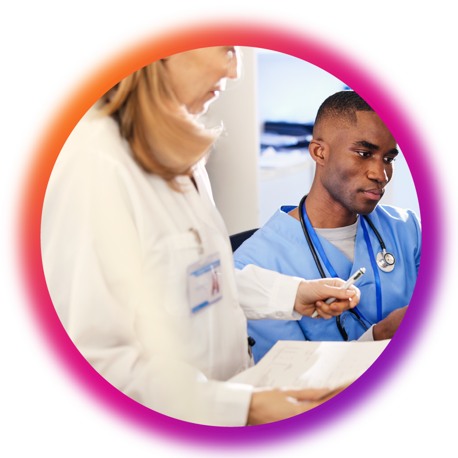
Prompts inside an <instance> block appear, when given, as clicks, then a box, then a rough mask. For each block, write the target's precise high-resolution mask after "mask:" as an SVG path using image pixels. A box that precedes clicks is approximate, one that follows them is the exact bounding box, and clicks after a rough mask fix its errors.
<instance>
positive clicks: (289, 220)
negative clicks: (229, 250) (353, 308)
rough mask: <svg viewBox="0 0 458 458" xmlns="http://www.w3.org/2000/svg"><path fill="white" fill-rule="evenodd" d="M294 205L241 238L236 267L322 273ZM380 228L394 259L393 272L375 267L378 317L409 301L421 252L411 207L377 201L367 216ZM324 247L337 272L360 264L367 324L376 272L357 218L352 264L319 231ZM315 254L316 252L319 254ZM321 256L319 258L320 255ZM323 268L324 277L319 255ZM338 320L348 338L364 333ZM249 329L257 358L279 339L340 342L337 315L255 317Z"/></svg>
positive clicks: (376, 247) (344, 273)
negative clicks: (379, 300)
mask: <svg viewBox="0 0 458 458" xmlns="http://www.w3.org/2000/svg"><path fill="white" fill-rule="evenodd" d="M294 208H295V207H291V206H284V207H281V208H280V209H279V210H277V212H276V213H275V214H274V215H273V216H272V218H270V220H269V221H268V222H267V223H266V224H265V225H264V226H263V227H262V228H261V229H259V230H258V231H257V232H256V233H255V234H254V235H252V236H251V237H250V238H249V239H248V240H247V241H245V242H244V243H243V244H242V245H241V246H240V248H239V249H238V250H237V251H236V252H235V253H234V260H235V267H236V268H237V269H243V268H244V267H245V266H246V265H248V264H254V265H257V266H260V267H263V268H265V269H269V270H274V271H277V272H280V273H282V274H285V275H291V276H296V277H301V278H304V279H307V280H312V279H317V278H321V276H320V273H319V271H318V268H317V266H316V264H315V261H314V259H313V257H312V254H311V252H310V248H309V246H308V245H307V241H306V239H305V236H304V233H303V231H302V227H301V223H300V222H299V221H298V220H297V219H295V218H293V217H292V216H290V215H288V214H287V213H288V212H290V211H291V210H293V209H294ZM369 218H370V219H371V220H372V222H373V224H374V226H375V228H376V229H377V230H378V232H379V233H380V235H381V237H382V240H383V241H384V243H385V246H386V249H387V251H388V252H391V253H392V254H393V255H394V256H395V258H396V265H395V268H394V270H393V271H392V272H383V271H381V270H380V269H379V270H378V273H379V276H380V281H381V288H382V318H385V317H386V316H388V315H389V314H390V313H391V312H392V311H393V310H396V309H398V308H400V307H404V306H405V305H408V304H409V302H410V299H411V297H412V294H413V290H414V287H415V282H416V280H417V275H418V268H419V265H420V255H421V225H420V221H419V219H418V217H417V216H416V215H415V213H414V212H412V211H411V210H403V209H399V208H396V207H391V206H385V205H383V206H382V205H378V206H377V207H376V208H375V210H374V211H373V212H372V213H371V214H370V215H369ZM366 227H367V230H368V232H369V237H370V240H371V244H372V249H373V253H374V256H376V255H377V253H379V252H380V251H381V248H380V243H379V241H378V239H377V236H376V235H375V234H374V231H372V229H371V228H370V227H369V226H368V225H367V224H366ZM318 238H319V239H320V242H321V245H322V246H323V249H324V252H325V254H326V256H327V257H328V259H329V262H330V263H331V265H332V267H333V268H334V269H335V271H336V272H337V275H338V276H339V277H340V278H342V279H344V280H346V279H348V278H349V277H350V276H351V275H352V274H353V273H355V272H356V271H357V270H358V269H360V268H361V267H365V268H366V273H365V275H364V276H363V277H362V278H361V280H359V281H358V282H357V283H356V286H357V287H358V288H359V289H360V290H361V299H360V302H359V305H358V307H357V309H358V310H360V312H361V314H362V316H364V318H365V319H366V320H363V321H364V322H365V324H366V326H367V327H370V326H371V325H372V324H375V323H377V322H378V320H377V302H376V289H375V277H374V272H373V270H372V266H371V261H370V258H369V253H368V248H367V245H366V242H365V240H364V232H363V229H362V227H361V222H360V221H359V222H358V228H357V232H356V243H355V258H354V264H352V263H351V262H350V261H349V260H348V259H347V257H346V256H345V255H344V254H342V253H341V252H340V251H339V250H338V249H337V248H336V247H335V246H334V245H332V244H331V243H330V242H328V241H327V240H326V239H325V238H323V237H322V236H320V235H318ZM318 256H319V255H318ZM320 260H321V259H320ZM321 264H322V266H323V269H324V271H325V273H326V275H327V276H328V277H331V275H330V274H329V272H328V271H327V269H326V267H325V265H324V263H323V260H321ZM341 321H342V322H343V323H344V324H345V330H346V332H347V334H348V337H349V340H357V339H358V338H359V337H361V335H362V334H363V333H364V332H365V329H364V327H363V326H361V324H360V323H358V322H357V321H356V320H355V319H354V318H353V316H352V315H351V314H349V313H348V312H345V313H344V314H342V317H341ZM248 334H249V335H250V336H251V337H253V338H254V339H255V341H256V344H255V345H254V347H253V348H252V351H253V356H254V359H255V361H256V362H258V361H259V360H260V359H261V358H262V357H263V356H264V355H265V354H266V353H267V352H268V351H269V350H270V349H271V348H272V346H273V345H274V344H275V342H277V341H278V340H306V339H307V340H318V341H342V340H343V338H342V336H341V334H340V332H339V330H338V328H337V324H336V319H335V318H331V319H329V320H324V319H322V318H321V319H314V318H309V317H303V318H302V319H301V320H300V321H277V320H259V321H249V322H248Z"/></svg>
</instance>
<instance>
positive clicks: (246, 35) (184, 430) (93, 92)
mask: <svg viewBox="0 0 458 458" xmlns="http://www.w3.org/2000/svg"><path fill="white" fill-rule="evenodd" d="M221 45H239V46H247V47H257V48H266V49H271V50H274V51H278V52H282V53H286V54H290V55H292V56H295V57H297V58H300V59H303V60H305V61H308V62H310V63H312V64H314V65H316V66H318V67H320V68H321V69H323V70H325V71H327V72H329V73H331V74H332V75H334V76H336V77H337V78H338V79H340V80H341V81H343V82H344V83H345V84H347V85H348V86H349V87H351V88H352V89H354V90H355V91H357V92H358V93H359V94H360V95H361V96H362V97H363V98H364V99H365V100H366V101H367V102H368V103H369V104H370V105H371V106H372V107H373V108H374V109H375V111H376V112H377V113H378V115H379V116H380V117H381V118H382V119H383V121H384V122H385V124H386V125H387V127H388V128H389V129H390V131H391V132H392V134H393V135H394V137H395V138H396V140H397V142H398V144H399V145H400V148H401V150H402V151H403V153H404V155H405V157H406V159H407V162H408V164H409V168H410V171H411V173H412V176H413V179H414V182H415V183H420V182H421V186H417V195H418V199H419V203H420V208H421V215H422V220H423V248H422V258H421V267H420V272H419V276H418V281H417V285H416V288H415V291H414V294H413V297H412V301H411V304H412V307H410V308H409V310H408V312H407V314H406V317H405V319H404V321H403V323H402V325H401V329H402V330H401V331H400V332H398V333H397V334H396V336H395V337H394V338H393V340H392V342H391V344H390V345H389V346H388V347H387V349H386V350H385V351H384V352H383V354H382V355H381V356H380V358H379V359H378V360H377V361H376V363H375V364H374V365H373V366H372V367H371V368H370V369H369V370H368V371H367V372H366V373H365V374H364V375H363V376H362V377H360V378H359V379H358V380H357V381H356V382H355V383H353V384H352V385H351V386H350V387H349V388H347V389H346V390H345V391H344V392H343V393H341V394H340V395H339V396H337V397H335V398H333V399H332V400H330V401H328V402H327V403H325V404H323V405H321V406H319V407H317V408H315V409H313V410H312V411H310V412H306V413H305V414H302V415H299V416H297V417H294V418H291V419H288V420H284V421H281V422H277V423H273V424H268V425H261V426H252V427H249V428H244V427H239V428H224V427H211V426H203V425H196V424H192V423H186V422H182V421H179V420H175V419H173V418H170V417H167V416H164V415H161V414H158V413H157V412H154V411H152V410H150V409H148V408H146V407H144V406H142V405H140V404H138V403H136V402H135V401H133V400H131V399H130V398H128V397H127V396H125V395H124V394H122V393H121V392H120V391H118V390H117V389H116V388H114V387H113V386H112V385H110V384H109V383H108V382H107V381H106V380H105V379H103V378H102V377H101V376H100V375H99V374H98V373H97V372H96V371H95V370H94V369H93V368H92V367H91V366H90V365H89V364H88V363H87V361H86V360H85V359H84V358H83V357H82V355H81V354H80V353H79V351H78V350H77V349H76V347H75V346H74V344H73V343H72V341H71V340H70V338H69V337H68V335H67V333H66V332H65V330H64V329H63V327H62V325H61V323H60V321H59V318H58V317H57V314H56V311H55V309H54V307H53V304H52V302H51V299H50V296H49V293H48V289H47V286H46V282H45V277H44V273H43V267H42V260H41V249H40V226H41V213H42V207H43V200H44V196H45V191H46V186H47V183H48V180H49V177H50V174H51V171H52V168H53V166H54V163H55V161H56V159H57V156H58V154H59V152H60V150H61V149H62V147H63V145H64V143H65V141H66V139H67V137H68V136H69V134H70V133H71V131H72V130H73V128H74V127H75V125H76V124H77V123H78V122H79V120H80V119H81V117H82V116H83V115H84V114H85V113H86V111H87V110H88V109H89V108H90V107H91V106H92V105H93V104H94V103H95V102H96V100H97V99H98V98H99V97H100V96H101V95H102V94H104V93H105V92H106V91H107V90H108V89H110V88H111V87H112V86H114V85H115V84H116V83H117V82H118V81H120V80H121V79H123V78H124V77H126V76H127V75H129V74H131V73H132V72H134V71H135V70H137V69H139V68H140V67H143V66H145V65H147V64H149V63H151V62H153V61H155V60H158V59H161V58H163V57H166V56H169V55H172V54H175V53H179V52H183V51H186V50H189V49H195V48H201V47H209V46H221ZM429 161H430V159H429V158H428V155H427V153H426V152H425V151H424V147H423V143H422V142H421V136H420V135H419V134H418V133H417V131H416V130H415V128H414V126H412V125H411V123H410V122H409V119H408V116H407V114H406V112H405V111H404V109H403V108H401V106H400V105H399V104H398V103H397V101H396V100H394V99H393V97H392V96H391V95H390V91H389V88H385V87H384V86H383V84H382V82H380V81H378V80H377V78H376V77H375V75H373V74H372V73H371V71H370V69H367V68H364V67H363V66H362V65H361V64H359V63H357V62H356V61H355V60H354V59H352V58H350V57H349V56H348V55H343V53H342V52H341V51H340V50H339V51H338V50H335V49H333V48H332V47H331V46H329V45H327V44H325V43H323V42H320V41H318V40H317V39H315V38H313V37H311V36H308V35H307V34H306V33H300V34H299V33H292V32H291V31H287V30H286V29H283V28H278V27H275V26H274V27H273V26H272V25H271V24H268V25H267V24H266V25H255V24H252V23H240V22H237V23H228V22H224V23H214V22H213V23H211V24H209V23H204V24H196V25H193V26H189V27H187V28H183V27H180V28H179V30H172V31H170V32H167V33H161V34H157V35H155V36H153V37H150V38H149V39H147V40H144V41H142V42H141V43H137V44H136V45H134V46H132V47H130V48H128V49H124V50H121V52H120V53H119V54H117V56H116V57H115V58H113V59H111V60H107V61H106V62H105V64H103V65H101V66H100V68H99V69H97V70H96V71H94V72H93V74H92V75H90V76H89V78H88V79H87V80H86V81H84V82H83V83H82V84H81V85H80V86H79V87H78V88H76V89H75V91H74V93H73V94H70V95H69V97H68V99H67V100H65V101H64V102H63V104H62V106H61V107H60V109H59V110H57V112H56V115H55V117H54V119H51V120H50V122H49V125H48V127H47V128H46V129H45V131H44V134H43V136H42V138H41V139H40V140H39V141H38V143H37V148H36V150H35V151H34V152H33V153H32V154H31V157H30V160H29V162H28V169H27V170H26V171H25V175H24V184H23V187H22V194H21V196H20V201H19V205H18V209H19V211H18V216H19V218H18V232H17V234H18V235H17V248H18V254H19V268H20V272H19V274H20V276H21V278H22V279H23V283H24V289H25V291H26V295H27V299H28V302H29V304H30V311H31V312H32V314H33V317H34V319H35V320H36V322H37V326H38V327H39V328H41V330H42V335H43V338H44V340H45V341H46V343H47V344H48V346H49V348H50V350H51V351H52V352H53V353H54V354H55V356H56V357H57V358H58V360H59V362H60V363H61V364H62V367H63V368H64V370H66V371H68V373H70V374H71V376H72V378H73V379H74V380H75V381H76V382H77V384H79V385H80V386H81V389H84V390H86V391H87V392H88V393H89V394H90V395H91V396H92V397H93V399H94V401H95V402H97V403H99V405H100V407H101V408H104V409H108V410H109V411H110V412H112V413H115V414H117V415H118V416H119V417H123V418H124V420H125V421H126V422H129V423H131V424H132V425H134V426H135V427H137V428H141V429H142V430H143V431H144V432H145V433H147V434H150V435H151V436H152V438H155V439H159V438H163V439H165V440H169V441H176V440H177V439H178V438H179V441H180V444H183V445H185V444H188V445H191V444H193V445H195V446H199V447H207V448H220V447H224V449H225V450H226V451H227V450H230V449H232V450H235V449H237V448H243V449H247V448H251V447H256V448H257V449H259V448H260V447H268V446H269V445H271V444H273V443H275V442H278V441H280V440H285V439H292V438H294V437H301V438H304V437H307V435H309V434H316V432H317V431H318V430H319V429H320V428H323V426H324V425H328V426H329V424H330V423H331V422H335V421H338V420H339V419H343V418H345V415H346V414H347V413H348V411H349V410H351V409H355V408H357V407H358V406H360V404H361V403H363V402H364V400H365V399H366V398H367V396H370V395H374V394H375V393H376V392H377V388H378V386H379V384H382V383H383V382H384V380H385V379H386V377H389V376H390V374H392V373H393V371H395V370H396V368H397V367H399V365H400V362H401V361H402V359H403V358H406V357H407V354H408V350H409V348H411V347H412V346H413V345H414V343H415V342H414V340H415V337H417V336H419V335H420V333H421V330H422V327H423V325H424V323H425V320H426V316H427V312H428V305H429V304H430V303H431V302H432V301H431V299H432V294H433V287H432V286H431V285H434V284H436V283H437V282H438V274H437V271H435V270H434V266H437V265H438V264H439V261H440V259H439V258H442V253H443V247H442V246H441V240H442V238H441V237H440V231H439V227H440V224H441V220H442V215H443V211H442V209H441V208H440V207H439V204H440V200H439V197H438V195H437V191H436V190H437V189H438V186H437V184H438V182H436V181H435V177H434V176H433V172H432V170H433V168H432V164H431V163H430V162H429Z"/></svg>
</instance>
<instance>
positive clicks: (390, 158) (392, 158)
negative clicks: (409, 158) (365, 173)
mask: <svg viewBox="0 0 458 458" xmlns="http://www.w3.org/2000/svg"><path fill="white" fill-rule="evenodd" d="M395 160H396V158H395V157H386V158H385V162H386V163H387V164H391V163H392V162H394V161H395Z"/></svg>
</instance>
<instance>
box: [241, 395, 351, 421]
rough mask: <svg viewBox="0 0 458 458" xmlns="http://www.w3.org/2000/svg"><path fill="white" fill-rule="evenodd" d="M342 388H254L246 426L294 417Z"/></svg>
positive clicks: (329, 397)
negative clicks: (330, 389)
mask: <svg viewBox="0 0 458 458" xmlns="http://www.w3.org/2000/svg"><path fill="white" fill-rule="evenodd" d="M344 388H345V387H342V388H339V389H337V390H333V391H329V390H328V389H322V390H311V389H308V390H303V389H296V388H256V389H255V391H254V392H253V395H252V397H251V404H250V409H249V411H248V425H261V424H264V423H272V422H274V421H280V420H284V419H285V418H290V417H294V416H295V415H299V414H300V413H303V412H306V411H307V410H311V409H313V408H314V407H316V406H319V405H320V404H323V402H326V401H327V400H328V399H331V398H332V397H333V396H335V395H336V394H338V393H340V392H341V391H342V390H343V389H344Z"/></svg>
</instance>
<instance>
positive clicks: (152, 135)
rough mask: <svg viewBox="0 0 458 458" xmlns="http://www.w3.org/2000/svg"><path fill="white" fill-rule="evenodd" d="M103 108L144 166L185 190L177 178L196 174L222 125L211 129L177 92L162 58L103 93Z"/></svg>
mask: <svg viewBox="0 0 458 458" xmlns="http://www.w3.org/2000/svg"><path fill="white" fill-rule="evenodd" d="M102 100H103V102H104V107H103V109H102V110H103V112H104V114H106V115H111V116H113V117H114V118H115V119H116V120H117V121H118V124H119V127H120V132H121V135H122V137H124V138H125V139H126V140H127V141H128V143H129V145H130V148H131V150H132V154H133V156H134V158H135V160H136V161H137V162H138V164H139V165H140V166H141V167H142V168H143V169H144V170H145V171H146V172H148V173H154V174H157V175H159V176H160V177H162V178H163V179H164V180H166V181H167V182H168V183H169V185H170V186H171V187H172V188H173V189H175V190H180V189H179V186H178V184H177V182H176V181H175V178H176V177H177V176H179V175H188V176H191V175H192V170H193V167H194V166H195V164H196V163H197V162H198V161H199V160H200V159H202V158H203V157H204V156H205V154H206V153H207V152H208V150H209V148H210V146H211V145H212V144H213V142H214V141H215V140H216V139H217V138H218V136H219V134H220V132H221V128H220V127H217V128H213V129H207V128H205V126H204V125H203V124H201V123H199V122H198V121H197V118H196V116H194V115H191V114H190V113H188V111H187V110H186V108H185V107H184V106H182V105H180V103H179V102H178V100H177V98H176V96H175V94H174V93H173V91H172V89H171V87H170V83H169V79H168V74H167V70H166V68H165V66H164V63H163V62H162V61H157V62H153V63H152V64H150V65H147V66H146V67H143V68H141V69H140V70H138V71H136V72H134V73H132V74H131V75H129V76H128V77H127V78H124V79H123V80H122V81H121V82H119V83H118V84H117V85H116V86H115V87H114V88H113V89H111V90H110V91H109V92H108V93H107V94H105V95H104V96H103V97H102Z"/></svg>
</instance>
